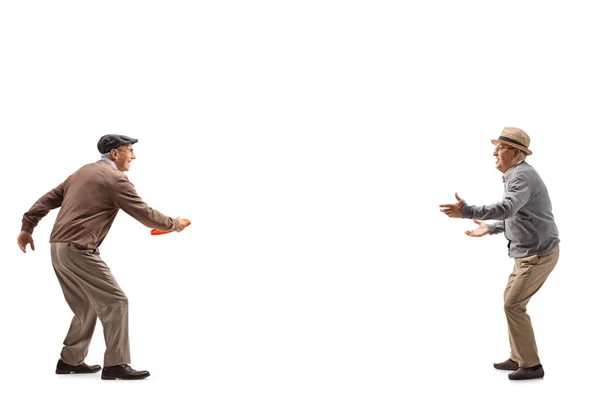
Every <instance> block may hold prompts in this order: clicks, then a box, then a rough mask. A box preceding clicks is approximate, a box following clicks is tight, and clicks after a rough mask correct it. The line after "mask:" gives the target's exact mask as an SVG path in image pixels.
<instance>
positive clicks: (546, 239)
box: [440, 128, 559, 380]
mask: <svg viewBox="0 0 600 400" xmlns="http://www.w3.org/2000/svg"><path fill="white" fill-rule="evenodd" d="M492 143H493V144H494V145H495V146H496V148H495V149H494V156H495V157H496V168H497V169H498V170H499V171H500V172H502V174H503V175H502V180H503V182H504V197H503V199H502V201H500V202H499V203H495V204H491V205H488V206H474V205H467V203H466V202H465V201H464V200H463V199H461V198H460V197H459V196H458V193H456V194H455V196H456V199H457V200H458V203H455V204H442V205H440V211H441V212H443V213H444V214H446V215H447V216H449V217H451V218H468V219H473V220H474V221H475V223H476V224H477V228H475V229H473V230H469V231H466V232H465V233H466V234H467V235H469V236H472V237H481V236H485V235H487V234H490V235H493V234H496V233H500V232H504V236H505V237H506V239H508V255H509V257H511V258H514V259H515V264H514V268H513V272H512V273H511V274H510V276H509V278H508V284H507V285H506V290H505V291H504V311H505V313H506V319H507V321H508V332H509V339H510V350H511V352H510V358H509V359H508V360H506V361H504V362H501V363H496V364H494V367H495V368H496V369H502V370H509V371H514V372H512V373H511V374H509V375H508V378H509V379H512V380H522V379H535V378H541V377H543V376H544V369H543V367H542V365H541V364H540V359H539V357H538V351H537V346H536V343H535V336H534V334H533V327H532V326H531V320H530V319H529V315H528V314H527V303H529V300H530V299H531V297H532V296H533V295H534V294H535V293H536V292H537V291H538V290H539V289H540V288H541V287H542V285H543V284H544V282H545V281H546V278H548V275H550V272H552V270H553V269H554V267H555V266H556V263H557V262H558V255H559V245H558V244H559V239H558V229H557V228H556V224H555V223H554V216H553V215H552V204H551V202H550V197H549V195H548V190H547V189H546V185H545V184H544V182H543V181H542V178H540V176H539V175H538V173H537V172H536V170H535V169H534V168H533V167H532V166H531V165H529V164H528V163H527V162H526V161H525V159H526V157H527V156H528V155H531V154H532V152H531V150H529V144H530V139H529V136H528V135H527V133H525V132H524V131H523V130H521V129H518V128H504V130H503V131H502V133H501V134H500V136H499V137H498V139H497V140H492ZM482 220H496V221H497V222H494V223H490V224H486V223H484V222H482Z"/></svg>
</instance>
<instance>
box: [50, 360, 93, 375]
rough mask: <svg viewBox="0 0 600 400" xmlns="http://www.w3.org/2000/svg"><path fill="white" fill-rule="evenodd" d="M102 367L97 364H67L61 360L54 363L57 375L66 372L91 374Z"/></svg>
mask: <svg viewBox="0 0 600 400" xmlns="http://www.w3.org/2000/svg"><path fill="white" fill-rule="evenodd" d="M101 369H102V368H101V367H100V366H99V365H87V364H86V363H82V364H79V365H71V364H67V363H66V362H64V361H63V360H60V359H59V360H58V363H57V364H56V373H57V374H59V375H66V374H93V373H95V372H98V371H100V370H101Z"/></svg>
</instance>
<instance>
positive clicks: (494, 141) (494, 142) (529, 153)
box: [491, 139, 533, 156]
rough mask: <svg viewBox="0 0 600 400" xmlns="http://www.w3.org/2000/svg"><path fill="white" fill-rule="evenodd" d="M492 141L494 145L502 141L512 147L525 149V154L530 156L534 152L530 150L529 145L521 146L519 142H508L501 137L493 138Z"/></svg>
mask: <svg viewBox="0 0 600 400" xmlns="http://www.w3.org/2000/svg"><path fill="white" fill-rule="evenodd" d="M491 142H492V144H493V145H494V146H498V145H499V144H500V143H502V144H505V145H507V146H510V147H512V148H515V149H519V150H521V151H524V152H525V154H527V155H528V156H530V155H532V154H533V152H532V151H531V150H529V149H528V148H527V147H523V146H519V145H518V144H514V143H511V142H507V141H504V140H502V139H500V140H498V139H492V140H491Z"/></svg>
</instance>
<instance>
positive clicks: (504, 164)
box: [494, 144, 520, 173]
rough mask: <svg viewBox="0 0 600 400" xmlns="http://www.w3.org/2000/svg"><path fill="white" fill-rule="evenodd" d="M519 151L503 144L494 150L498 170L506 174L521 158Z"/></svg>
mask: <svg viewBox="0 0 600 400" xmlns="http://www.w3.org/2000/svg"><path fill="white" fill-rule="evenodd" d="M519 152H520V151H519V149H516V148H514V147H510V146H507V145H505V144H501V145H499V146H498V147H496V148H495V149H494V157H496V169H498V171H500V172H502V173H505V172H506V171H508V169H509V168H510V167H512V166H513V165H514V164H515V162H516V161H517V159H518V158H519Z"/></svg>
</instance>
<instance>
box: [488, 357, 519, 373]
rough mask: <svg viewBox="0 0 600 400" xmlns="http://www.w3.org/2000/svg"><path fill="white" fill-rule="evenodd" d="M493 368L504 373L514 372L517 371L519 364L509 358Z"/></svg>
mask: <svg viewBox="0 0 600 400" xmlns="http://www.w3.org/2000/svg"><path fill="white" fill-rule="evenodd" d="M494 368H496V369H501V370H505V371H516V370H518V369H519V363H518V362H516V361H513V360H511V359H510V358H509V359H508V360H506V361H503V362H501V363H495V364H494Z"/></svg>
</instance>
